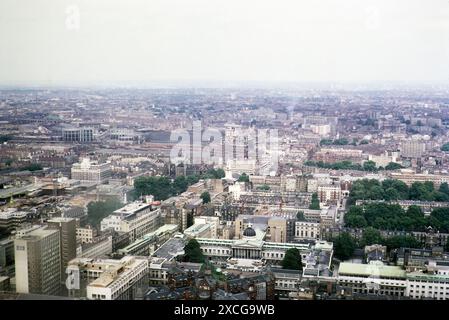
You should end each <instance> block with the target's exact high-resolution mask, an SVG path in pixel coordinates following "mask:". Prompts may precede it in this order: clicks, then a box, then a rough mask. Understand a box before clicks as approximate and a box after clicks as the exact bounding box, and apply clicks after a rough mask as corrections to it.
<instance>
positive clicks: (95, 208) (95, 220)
mask: <svg viewBox="0 0 449 320" xmlns="http://www.w3.org/2000/svg"><path fill="white" fill-rule="evenodd" d="M122 206H123V204H122V203H121V202H120V201H119V200H118V199H117V198H112V199H108V200H106V201H92V202H90V203H89V204H88V205H87V223H88V224H90V225H91V226H93V227H96V228H98V227H99V226H100V222H101V220H103V218H106V217H107V216H108V215H110V214H111V213H112V212H114V211H115V210H117V209H119V208H121V207H122Z"/></svg>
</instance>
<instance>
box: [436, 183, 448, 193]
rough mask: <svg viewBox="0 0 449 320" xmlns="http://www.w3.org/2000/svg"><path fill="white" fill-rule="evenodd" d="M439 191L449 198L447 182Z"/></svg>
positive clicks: (441, 185)
mask: <svg viewBox="0 0 449 320" xmlns="http://www.w3.org/2000/svg"><path fill="white" fill-rule="evenodd" d="M438 191H440V192H442V193H444V194H447V195H448V196H449V185H448V184H447V182H443V183H442V184H440V188H439V189H438Z"/></svg>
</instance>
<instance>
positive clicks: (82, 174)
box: [71, 158, 111, 182]
mask: <svg viewBox="0 0 449 320" xmlns="http://www.w3.org/2000/svg"><path fill="white" fill-rule="evenodd" d="M71 173H72V179H74V180H81V181H94V182H105V181H106V180H108V179H109V178H110V177H111V166H110V165H109V163H97V162H92V161H90V160H89V158H84V159H83V160H81V162H80V163H75V164H73V166H72V171H71Z"/></svg>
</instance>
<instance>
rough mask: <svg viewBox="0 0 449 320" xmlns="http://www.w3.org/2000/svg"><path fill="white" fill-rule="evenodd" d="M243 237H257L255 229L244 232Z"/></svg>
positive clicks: (247, 229) (249, 228)
mask: <svg viewBox="0 0 449 320" xmlns="http://www.w3.org/2000/svg"><path fill="white" fill-rule="evenodd" d="M243 236H244V237H255V236H256V231H255V230H254V229H253V228H251V227H248V228H246V229H245V230H244V231H243Z"/></svg>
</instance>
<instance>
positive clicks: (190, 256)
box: [184, 239, 205, 263]
mask: <svg viewBox="0 0 449 320" xmlns="http://www.w3.org/2000/svg"><path fill="white" fill-rule="evenodd" d="M184 260H185V261H186V262H194V263H203V262H204V260H205V259H204V255H203V252H202V251H201V246H200V244H199V243H198V241H196V240H195V239H190V240H189V242H188V243H187V244H186V245H185V247H184Z"/></svg>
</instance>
